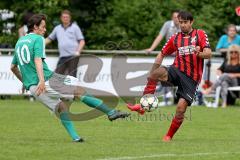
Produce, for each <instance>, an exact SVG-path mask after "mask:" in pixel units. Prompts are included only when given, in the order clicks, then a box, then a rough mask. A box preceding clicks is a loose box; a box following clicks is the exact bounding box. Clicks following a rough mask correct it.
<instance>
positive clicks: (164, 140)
mask: <svg viewBox="0 0 240 160" xmlns="http://www.w3.org/2000/svg"><path fill="white" fill-rule="evenodd" d="M171 140H172V138H171V137H170V136H164V137H163V139H162V141H163V142H170V141H171Z"/></svg>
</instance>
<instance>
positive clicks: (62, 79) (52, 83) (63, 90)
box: [29, 73, 80, 112]
mask: <svg viewBox="0 0 240 160" xmlns="http://www.w3.org/2000/svg"><path fill="white" fill-rule="evenodd" d="M79 86H80V82H79V81H78V79H77V78H75V77H72V76H66V75H61V74H57V73H54V74H53V76H52V77H51V78H50V79H49V80H48V81H46V82H45V87H46V91H45V92H44V93H42V94H40V95H39V96H37V95H36V94H35V93H36V89H37V85H32V86H31V87H30V89H29V90H30V92H31V94H32V95H33V96H34V97H35V98H36V99H37V100H39V101H40V102H41V103H43V104H44V105H45V106H47V108H48V109H50V110H51V111H53V112H56V111H57V109H58V105H59V103H60V102H61V101H62V99H70V100H71V99H73V98H74V93H75V91H76V89H77V87H79Z"/></svg>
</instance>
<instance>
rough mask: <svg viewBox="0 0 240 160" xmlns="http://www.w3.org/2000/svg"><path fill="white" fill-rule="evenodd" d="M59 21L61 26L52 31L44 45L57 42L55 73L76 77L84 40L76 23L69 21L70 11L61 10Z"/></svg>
mask: <svg viewBox="0 0 240 160" xmlns="http://www.w3.org/2000/svg"><path fill="white" fill-rule="evenodd" d="M60 19H61V22H62V24H59V25H58V26H56V27H55V28H54V29H53V31H52V33H51V34H50V35H49V36H48V38H46V40H45V43H46V44H49V43H50V42H52V41H53V40H57V41H58V50H59V53H60V55H59V57H60V58H59V61H58V63H57V68H56V70H55V72H56V73H59V74H64V75H71V76H74V77H76V74H77V65H78V62H79V56H80V53H81V51H82V50H83V47H84V45H85V40H84V37H83V34H82V32H81V29H80V28H79V26H78V25H77V23H75V22H72V21H71V12H70V11H68V10H63V11H62V12H61V17H60Z"/></svg>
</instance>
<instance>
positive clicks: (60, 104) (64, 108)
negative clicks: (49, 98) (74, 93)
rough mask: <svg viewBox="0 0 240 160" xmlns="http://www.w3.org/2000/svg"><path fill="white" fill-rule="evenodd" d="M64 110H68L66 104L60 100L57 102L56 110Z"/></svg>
mask: <svg viewBox="0 0 240 160" xmlns="http://www.w3.org/2000/svg"><path fill="white" fill-rule="evenodd" d="M66 111H68V107H67V106H66V104H65V103H64V102H60V103H59V104H58V112H59V113H61V112H66Z"/></svg>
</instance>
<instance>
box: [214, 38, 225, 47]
mask: <svg viewBox="0 0 240 160" xmlns="http://www.w3.org/2000/svg"><path fill="white" fill-rule="evenodd" d="M224 37H225V36H224V35H223V36H221V37H220V39H219V41H218V43H217V46H216V50H217V49H221V48H223V44H224Z"/></svg>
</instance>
